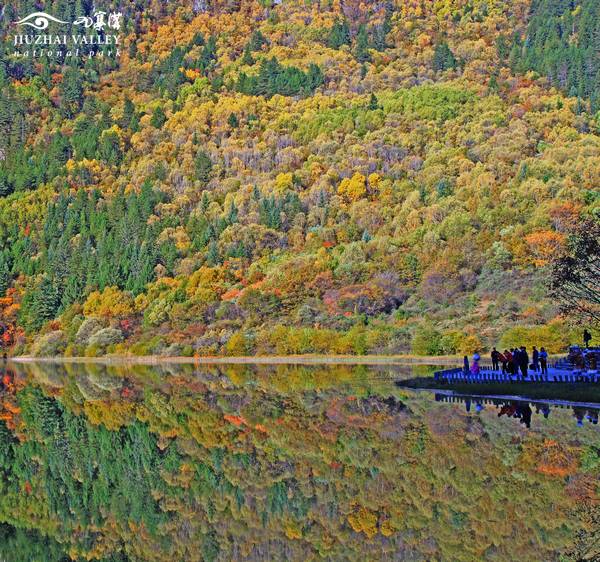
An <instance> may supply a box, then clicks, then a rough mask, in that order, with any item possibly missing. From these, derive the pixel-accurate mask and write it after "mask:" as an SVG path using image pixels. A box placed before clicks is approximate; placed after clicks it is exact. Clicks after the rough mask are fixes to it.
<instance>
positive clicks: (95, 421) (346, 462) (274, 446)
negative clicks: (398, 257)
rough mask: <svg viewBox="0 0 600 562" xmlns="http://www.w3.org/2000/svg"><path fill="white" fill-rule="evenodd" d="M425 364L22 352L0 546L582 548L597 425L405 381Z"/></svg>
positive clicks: (596, 468) (310, 551)
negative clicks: (155, 359) (133, 361)
mask: <svg viewBox="0 0 600 562" xmlns="http://www.w3.org/2000/svg"><path fill="white" fill-rule="evenodd" d="M425 370H427V368H425ZM416 371H417V370H415V369H413V368H411V367H406V368H391V367H383V368H372V367H349V366H343V365H342V366H323V367H315V366H312V367H299V366H260V367H251V366H215V367H198V366H194V365H187V366H177V365H160V366H154V367H153V366H126V367H119V368H117V367H108V368H107V367H104V366H101V365H98V364H85V365H50V364H28V365H19V366H11V367H10V368H9V369H5V371H4V372H3V373H2V384H3V389H2V392H1V396H0V409H1V412H0V415H1V416H2V420H3V422H2V423H0V521H2V522H4V523H5V525H4V526H0V537H4V538H5V539H6V542H5V543H4V542H2V540H0V543H2V544H0V558H1V557H4V558H5V559H18V560H51V561H55V560H56V561H58V560H64V559H65V558H66V557H67V556H68V558H70V559H74V560H89V559H94V560H101V561H106V562H108V561H114V562H116V561H117V560H118V561H125V560H132V561H134V560H135V561H138V560H140V561H141V560H143V561H180V560H181V561H184V560H185V561H188V560H190V561H200V560H203V561H204V560H223V561H229V560H314V559H324V560H357V561H359V560H360V561H364V560H407V559H410V560H469V561H470V560H483V559H488V560H515V559H519V560H539V559H544V560H552V559H557V558H558V555H559V554H558V553H559V552H561V551H565V550H568V549H569V548H574V547H573V545H574V544H575V543H574V541H575V538H576V536H580V535H577V533H578V531H580V530H581V529H582V521H584V519H583V516H581V517H580V516H579V515H577V514H576V512H575V511H574V510H576V509H577V507H578V506H581V505H586V506H587V505H591V506H593V505H595V504H594V501H595V500H596V499H597V498H598V479H599V476H600V451H599V450H598V448H597V446H598V433H597V431H596V427H592V424H591V423H590V424H586V426H585V427H584V428H582V429H581V431H579V432H577V434H576V435H573V432H572V431H571V430H572V420H571V419H570V415H569V412H568V411H567V410H566V409H557V410H556V411H554V410H552V415H550V416H549V418H548V419H547V420H546V422H547V423H546V424H545V425H544V427H543V428H541V427H540V428H539V429H537V430H536V428H535V427H532V428H531V430H524V428H523V427H521V424H519V423H516V424H511V425H509V424H506V423H504V422H506V421H507V420H506V416H503V417H502V418H498V416H497V412H496V405H493V407H492V404H488V403H486V402H485V401H479V402H477V401H473V402H472V408H473V409H472V411H471V412H470V413H467V412H465V411H464V407H465V406H466V404H457V406H456V407H453V406H451V405H449V404H446V403H444V402H443V401H441V400H440V401H436V400H435V396H434V394H432V393H428V392H413V391H410V390H406V389H400V388H398V387H396V386H395V385H394V381H395V380H396V379H398V378H401V377H406V378H408V377H414V376H415V375H416V374H423V373H422V371H423V369H421V368H419V369H418V371H419V372H418V373H417V372H416ZM478 404H479V405H480V411H479V412H477V409H478ZM530 407H531V409H532V410H535V408H534V407H533V405H531V406H530ZM492 410H493V411H492ZM542 415H543V414H542ZM521 419H522V418H521ZM511 420H513V418H511ZM515 421H517V420H515ZM532 425H534V424H532ZM550 510H551V511H552V517H551V518H549V517H547V513H548V512H549V511H550ZM507 513H510V514H511V516H510V517H506V514H507ZM599 532H600V530H599ZM592 536H593V535H592ZM40 541H44V544H45V545H46V546H43V545H42V544H41V542H40ZM7 549H9V550H7ZM15 552H16V553H18V556H15ZM39 552H46V554H45V555H44V556H45V558H40V557H39Z"/></svg>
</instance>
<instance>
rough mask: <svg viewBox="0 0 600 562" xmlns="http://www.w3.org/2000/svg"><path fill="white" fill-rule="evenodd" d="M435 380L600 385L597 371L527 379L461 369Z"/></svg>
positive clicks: (553, 372)
mask: <svg viewBox="0 0 600 562" xmlns="http://www.w3.org/2000/svg"><path fill="white" fill-rule="evenodd" d="M434 378H435V380H437V381H446V382H449V383H459V382H460V383H488V382H513V383H519V382H563V383H565V382H567V383H569V382H584V383H600V374H599V373H598V372H597V371H587V372H585V371H581V372H578V371H562V370H557V369H551V370H550V371H549V373H548V374H547V375H542V374H540V373H539V372H533V371H530V372H529V374H528V376H527V377H523V376H522V375H520V374H519V375H511V374H508V373H502V372H500V371H493V370H492V369H489V368H483V369H480V371H479V374H477V375H474V374H472V373H468V374H465V372H464V370H463V369H461V368H456V369H446V370H443V371H436V372H435V373H434Z"/></svg>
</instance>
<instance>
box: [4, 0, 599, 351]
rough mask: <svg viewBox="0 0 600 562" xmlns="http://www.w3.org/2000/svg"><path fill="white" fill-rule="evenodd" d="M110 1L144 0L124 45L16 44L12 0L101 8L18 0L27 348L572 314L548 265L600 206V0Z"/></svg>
mask: <svg viewBox="0 0 600 562" xmlns="http://www.w3.org/2000/svg"><path fill="white" fill-rule="evenodd" d="M101 8H102V9H103V10H105V11H106V12H111V11H116V10H119V11H120V12H122V14H123V18H122V28H121V29H120V30H119V32H118V33H119V36H120V40H121V46H120V50H121V52H120V55H119V56H118V57H114V56H112V57H111V56H106V57H94V58H91V59H88V60H80V59H77V58H75V57H66V56H58V57H57V56H55V55H53V56H52V57H48V56H41V57H37V58H31V57H23V56H14V51H15V49H16V47H15V46H14V44H13V43H14V34H15V33H16V32H17V31H16V27H15V24H14V22H15V21H17V20H19V19H21V18H23V17H25V16H26V15H27V14H29V13H31V12H33V11H35V10H43V11H45V12H47V13H49V14H52V15H54V16H55V17H57V18H58V19H60V20H63V21H67V22H72V21H74V19H75V18H76V17H78V16H80V15H88V16H92V15H93V14H92V3H91V2H89V1H88V0H80V1H78V2H76V3H75V4H73V3H72V2H67V1H60V0H56V1H48V2H31V1H11V2H8V4H7V5H5V6H4V7H3V8H2V9H1V11H0V15H1V18H2V19H1V20H0V22H1V23H0V26H1V31H0V34H1V35H0V38H1V39H2V43H3V47H1V48H2V56H1V63H0V89H1V91H0V318H1V320H0V322H1V324H0V330H1V331H2V333H3V338H4V344H5V345H8V346H11V347H12V349H13V352H15V353H28V352H33V353H35V354H39V355H49V354H57V353H58V354H61V353H66V354H70V355H84V354H85V355H90V356H93V355H100V354H104V353H125V352H131V353H136V354H184V355H193V354H199V355H206V354H217V353H224V354H229V355H243V354H254V353H256V354H267V353H307V352H320V353H357V354H363V353H397V352H406V351H413V352H415V353H424V354H441V353H463V352H471V351H473V350H475V349H482V348H485V347H487V346H489V345H497V344H499V343H500V344H502V345H507V346H508V345H511V346H512V345H515V344H516V343H525V344H528V345H531V344H532V343H536V344H537V345H545V346H546V347H547V348H549V349H550V350H551V351H560V350H561V349H562V348H563V347H564V346H565V345H566V344H568V343H569V340H570V339H571V338H573V333H572V332H571V330H570V328H569V327H568V319H565V318H562V317H560V316H559V314H558V306H557V303H555V302H553V301H552V299H549V298H548V297H547V296H546V295H547V290H546V285H547V277H548V262H549V261H550V260H551V259H552V258H553V257H554V256H556V255H557V254H558V253H559V252H560V251H561V248H562V247H563V246H564V245H565V243H566V241H567V240H568V238H569V235H570V232H571V231H572V230H573V229H574V228H575V227H576V225H577V224H578V223H579V222H580V221H581V219H582V217H589V216H591V217H594V216H595V217H596V218H597V217H598V213H599V208H600V205H599V201H600V197H599V194H600V191H599V189H598V180H597V178H598V177H599V176H600V114H599V113H598V103H599V100H598V92H599V91H600V90H599V89H598V84H600V74H599V69H600V63H599V60H600V59H599V58H598V54H597V53H598V37H600V19H599V18H598V17H597V15H598V10H599V8H598V4H597V2H595V1H594V0H573V1H570V2H563V1H560V0H516V1H508V0H435V1H432V2H423V1H421V0H390V1H389V2H369V3H359V2H357V1H347V0H346V1H343V2H342V1H339V2H338V1H326V0H320V1H317V0H315V1H310V0H309V1H304V0H303V1H296V0H282V1H281V2H280V3H277V4H272V3H271V2H269V1H268V0H267V1H265V0H259V1H236V0H227V1H217V2H211V1H210V0H207V1H204V2H203V1H201V0H194V1H192V0H179V1H177V2H168V3H164V2H153V1H152V2H141V1H139V0H138V1H136V2H132V1H129V2H122V3H120V4H119V3H118V2H104V3H102V6H101ZM96 9H100V7H98V6H96ZM51 25H55V24H51ZM63 31H64V29H63ZM63 31H61V33H62V32H63ZM70 31H73V32H75V31H77V30H76V29H75V26H73V25H71V29H70ZM18 32H19V33H23V32H24V31H23V30H22V29H21V30H20V31H18ZM28 33H31V31H28Z"/></svg>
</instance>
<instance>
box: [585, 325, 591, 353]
mask: <svg viewBox="0 0 600 562" xmlns="http://www.w3.org/2000/svg"><path fill="white" fill-rule="evenodd" d="M591 341H592V334H590V333H589V332H588V329H587V328H586V329H585V330H583V344H584V345H585V347H586V348H589V347H590V342H591Z"/></svg>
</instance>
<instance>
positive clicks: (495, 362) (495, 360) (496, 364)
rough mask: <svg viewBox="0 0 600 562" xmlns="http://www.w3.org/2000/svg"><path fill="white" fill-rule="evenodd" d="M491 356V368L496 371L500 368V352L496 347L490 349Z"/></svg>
mask: <svg viewBox="0 0 600 562" xmlns="http://www.w3.org/2000/svg"><path fill="white" fill-rule="evenodd" d="M491 357H492V369H494V371H497V370H498V369H499V368H500V352H499V351H498V350H497V349H496V348H494V349H492V353H491Z"/></svg>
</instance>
